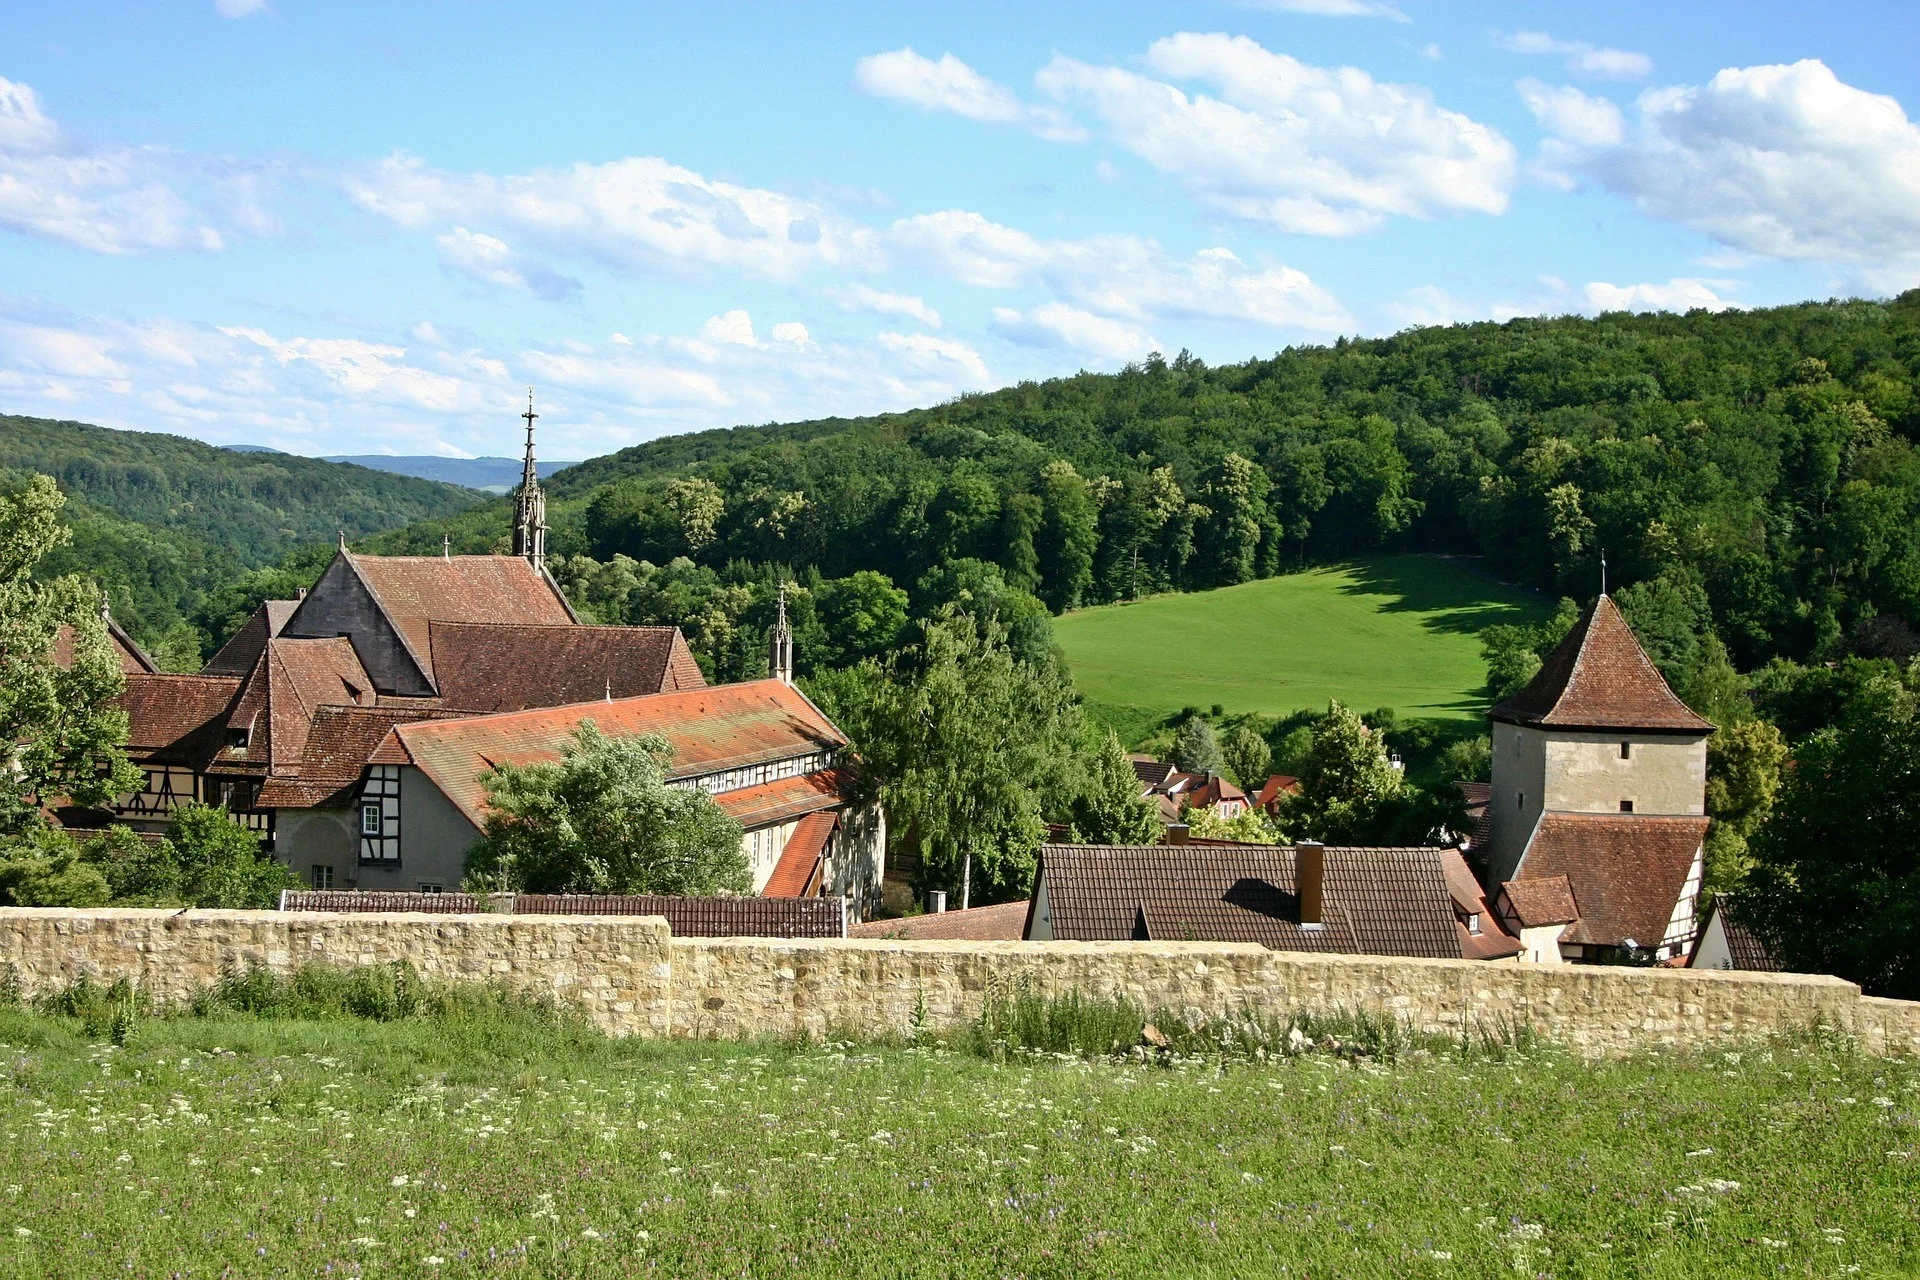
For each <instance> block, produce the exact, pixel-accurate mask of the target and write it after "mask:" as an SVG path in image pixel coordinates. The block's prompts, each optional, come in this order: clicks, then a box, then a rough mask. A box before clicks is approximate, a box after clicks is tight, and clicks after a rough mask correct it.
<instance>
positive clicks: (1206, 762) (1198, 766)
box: [1173, 716, 1227, 773]
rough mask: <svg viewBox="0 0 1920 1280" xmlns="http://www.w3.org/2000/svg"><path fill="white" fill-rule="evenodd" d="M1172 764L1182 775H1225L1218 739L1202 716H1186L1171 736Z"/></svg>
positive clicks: (1224, 761) (1224, 762) (1223, 760)
mask: <svg viewBox="0 0 1920 1280" xmlns="http://www.w3.org/2000/svg"><path fill="white" fill-rule="evenodd" d="M1173 762H1174V763H1175V764H1177V765H1179V766H1180V769H1181V772H1183V773H1225V772H1226V769H1227V764H1226V760H1225V759H1224V758H1223V757H1222V756H1221V754H1220V739H1219V736H1218V735H1216V734H1215V733H1214V731H1213V726H1212V725H1211V724H1209V723H1207V720H1206V718H1205V717H1203V716H1188V717H1187V718H1186V720H1185V721H1184V722H1183V723H1182V724H1181V725H1180V727H1179V728H1178V729H1176V730H1174V734H1173Z"/></svg>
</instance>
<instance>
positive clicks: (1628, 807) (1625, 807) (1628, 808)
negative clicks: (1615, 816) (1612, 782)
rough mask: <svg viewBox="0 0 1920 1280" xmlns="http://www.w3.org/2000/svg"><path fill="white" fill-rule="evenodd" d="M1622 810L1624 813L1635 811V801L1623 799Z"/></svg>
mask: <svg viewBox="0 0 1920 1280" xmlns="http://www.w3.org/2000/svg"><path fill="white" fill-rule="evenodd" d="M1620 812H1622V813H1632V812H1633V801H1631V800H1622V801H1621V802H1620Z"/></svg>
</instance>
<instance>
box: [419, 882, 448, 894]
mask: <svg viewBox="0 0 1920 1280" xmlns="http://www.w3.org/2000/svg"><path fill="white" fill-rule="evenodd" d="M446 891H447V886H445V885H443V884H422V885H421V886H420V892H422V893H445V892H446Z"/></svg>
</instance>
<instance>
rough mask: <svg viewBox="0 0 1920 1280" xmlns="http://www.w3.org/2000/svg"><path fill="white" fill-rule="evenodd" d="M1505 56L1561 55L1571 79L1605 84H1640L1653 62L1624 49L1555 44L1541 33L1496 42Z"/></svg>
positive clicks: (1568, 42)
mask: <svg viewBox="0 0 1920 1280" xmlns="http://www.w3.org/2000/svg"><path fill="white" fill-rule="evenodd" d="M1500 47H1501V48H1503V49H1505V50H1507V52H1509V53H1531V54H1540V53H1550V54H1565V55H1566V58H1567V62H1566V66H1567V70H1568V71H1571V72H1572V73H1573V74H1575V75H1587V76H1597V77H1599V78H1601V79H1608V80H1644V79H1645V78H1646V77H1648V76H1650V75H1652V74H1653V59H1652V58H1649V57H1648V56H1647V55H1646V54H1644V53H1634V52H1632V51H1630V50H1627V49H1602V48H1597V47H1595V46H1594V45H1590V44H1588V43H1587V42H1586V41H1584V40H1556V39H1554V38H1553V37H1552V36H1550V35H1548V34H1547V33H1546V32H1544V31H1516V32H1514V33H1513V34H1512V35H1509V36H1503V37H1501V39H1500Z"/></svg>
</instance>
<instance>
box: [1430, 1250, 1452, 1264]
mask: <svg viewBox="0 0 1920 1280" xmlns="http://www.w3.org/2000/svg"><path fill="white" fill-rule="evenodd" d="M1427 1256H1428V1257H1429V1258H1432V1259H1433V1260H1434V1261H1435V1262H1452V1261H1453V1251H1452V1250H1450V1249H1429V1250H1427Z"/></svg>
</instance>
